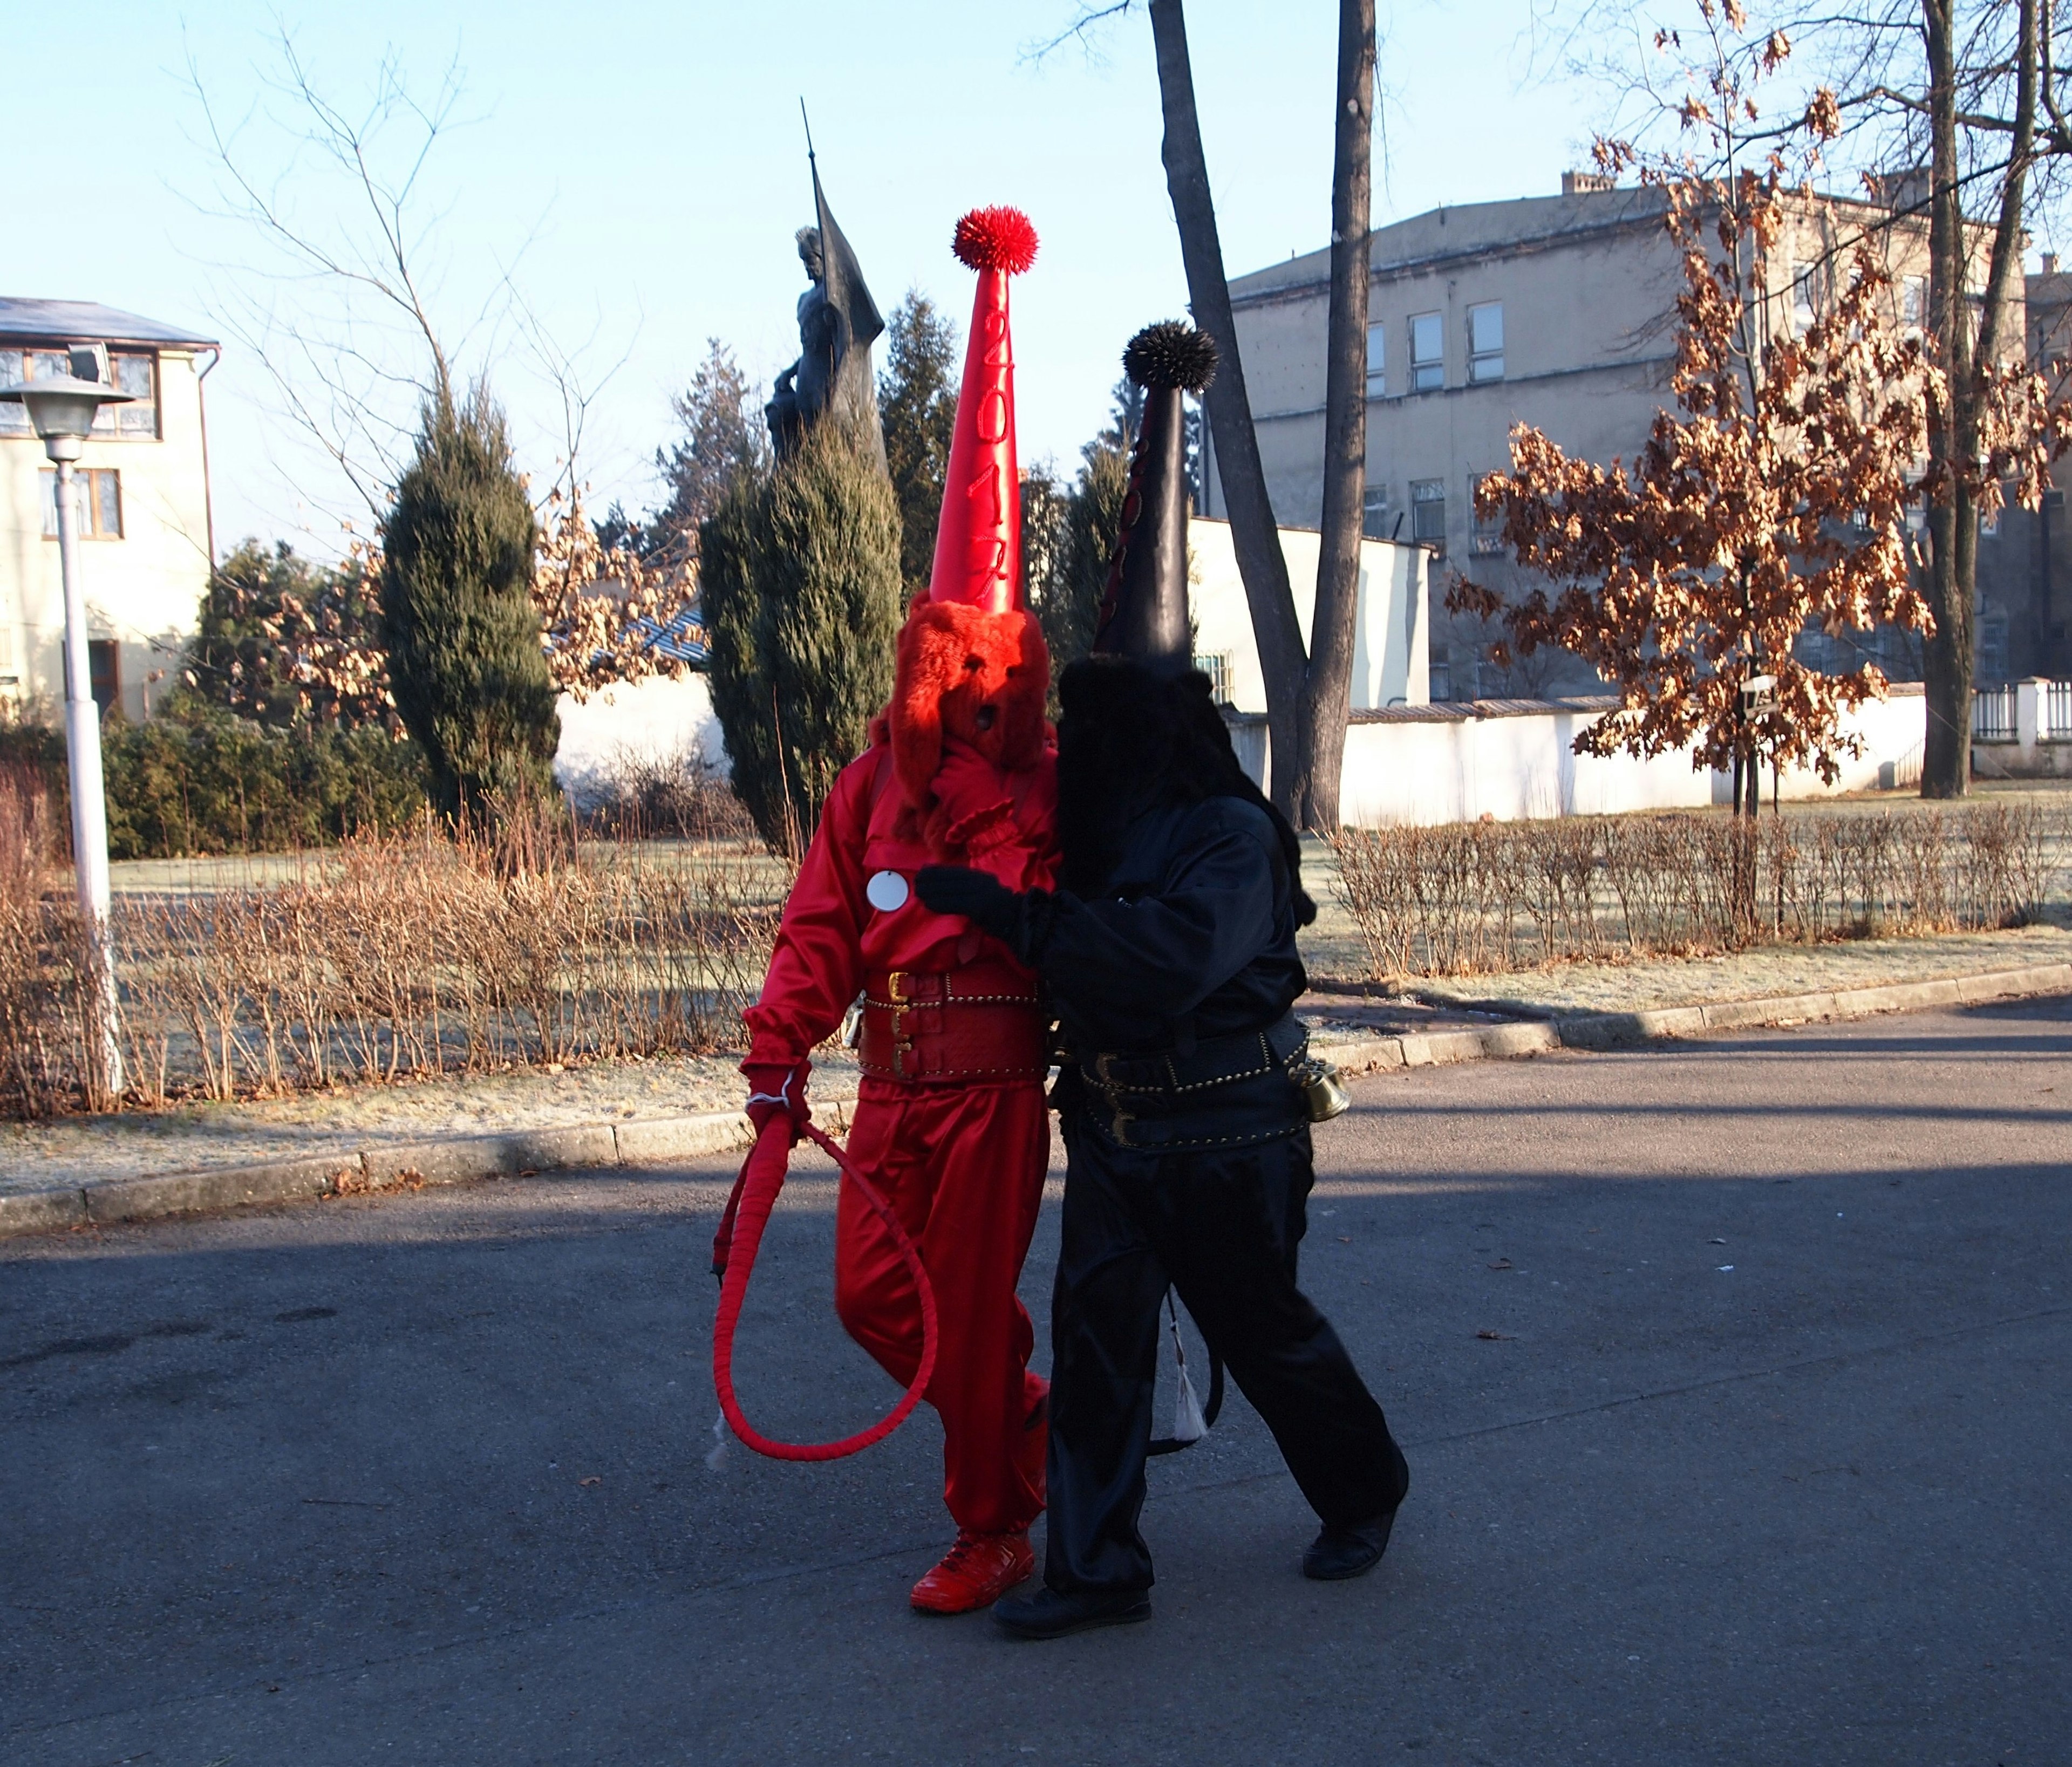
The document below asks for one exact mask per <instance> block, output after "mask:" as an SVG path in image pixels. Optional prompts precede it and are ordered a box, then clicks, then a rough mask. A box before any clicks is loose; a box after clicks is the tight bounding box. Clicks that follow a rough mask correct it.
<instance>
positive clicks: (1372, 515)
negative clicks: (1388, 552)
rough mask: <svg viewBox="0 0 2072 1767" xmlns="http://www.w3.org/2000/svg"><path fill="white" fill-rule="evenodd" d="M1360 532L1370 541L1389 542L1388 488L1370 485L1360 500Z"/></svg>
mask: <svg viewBox="0 0 2072 1767" xmlns="http://www.w3.org/2000/svg"><path fill="white" fill-rule="evenodd" d="M1360 532H1362V533H1363V534H1364V535H1366V536H1367V538H1368V539H1369V540H1387V538H1389V532H1388V487H1387V485H1377V484H1372V483H1370V484H1369V485H1368V486H1367V491H1366V492H1365V494H1364V495H1363V496H1362V497H1361V499H1360Z"/></svg>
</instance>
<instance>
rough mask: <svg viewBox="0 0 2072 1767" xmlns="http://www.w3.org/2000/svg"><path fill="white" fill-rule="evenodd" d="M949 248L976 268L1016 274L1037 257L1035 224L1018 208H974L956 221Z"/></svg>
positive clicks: (1032, 262)
mask: <svg viewBox="0 0 2072 1767" xmlns="http://www.w3.org/2000/svg"><path fill="white" fill-rule="evenodd" d="M950 248H951V249H952V251H954V252H955V253H956V254H957V256H958V257H960V258H961V259H962V260H963V261H964V262H965V263H966V264H968V265H970V266H971V267H972V269H975V270H1005V271H1006V272H1007V273H1008V274H1009V276H1019V275H1021V274H1022V272H1023V271H1025V270H1026V269H1028V268H1029V266H1030V265H1032V264H1034V262H1035V261H1036V224H1035V223H1034V222H1033V221H1031V220H1030V219H1029V217H1028V216H1026V215H1025V214H1023V213H1022V211H1021V210H1020V209H1018V208H975V209H973V210H972V212H970V213H969V214H968V215H967V216H964V218H963V219H962V220H960V221H959V222H958V223H957V230H956V234H955V236H953V237H952V240H951V241H950Z"/></svg>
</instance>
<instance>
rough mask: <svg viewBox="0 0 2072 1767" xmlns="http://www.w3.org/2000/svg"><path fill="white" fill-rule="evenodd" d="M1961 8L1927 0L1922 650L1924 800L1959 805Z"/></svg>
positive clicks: (1964, 738) (1965, 669)
mask: <svg viewBox="0 0 2072 1767" xmlns="http://www.w3.org/2000/svg"><path fill="white" fill-rule="evenodd" d="M1954 12H1955V0H1922V7H1921V13H1922V31H1923V35H1924V36H1925V38H1926V43H1927V50H1928V108H1929V172H1930V178H1931V179H1932V181H1933V189H1932V191H1931V192H1930V197H1929V208H1928V255H1929V278H1928V290H1929V295H1928V305H1929V327H1930V330H1931V331H1933V332H1934V335H1935V339H1936V343H1937V347H1938V351H1939V353H1940V354H1941V356H1942V370H1943V372H1944V374H1945V376H1947V380H1948V384H1949V388H1950V403H1949V409H1947V411H1946V412H1942V413H1932V414H1931V416H1930V421H1929V430H1928V452H1929V454H1930V458H1932V459H1933V460H1934V462H1935V463H1936V464H1937V466H1938V467H1939V468H1940V469H1941V470H1942V474H1943V475H1944V478H1945V482H1946V483H1948V484H1950V485H1951V495H1950V496H1949V498H1948V499H1947V501H1944V502H1939V503H1931V504H1930V506H1929V510H1928V528H1929V532H1930V536H1932V538H1931V549H1932V553H1933V556H1932V557H1931V558H1930V562H1929V571H1928V606H1929V610H1930V612H1931V613H1932V614H1934V616H1935V630H1934V633H1933V634H1932V635H1930V638H1929V639H1928V641H1927V643H1926V645H1925V646H1924V647H1923V656H1922V661H1923V668H1922V673H1923V675H1924V676H1926V684H1925V685H1926V699H1927V711H1928V729H1927V734H1926V740H1925V742H1924V743H1923V746H1922V757H1921V795H1922V796H1923V797H1924V798H1961V797H1962V796H1963V795H1964V792H1965V789H1966V787H1967V785H1968V783H1970V779H1971V670H1972V660H1973V655H1974V644H1975V639H1974V636H1973V633H1972V627H1971V594H1972V586H1973V585H1974V584H1975V582H1976V581H1977V580H1978V556H1979V515H1978V511H1977V509H1976V508H1975V507H1974V506H1973V504H1972V502H1971V493H1970V491H1969V490H1968V489H1967V487H1966V485H1965V483H1964V480H1963V467H1964V465H1965V463H1966V462H1967V457H1968V454H1969V452H1970V446H1969V444H1970V443H1971V441H1972V440H1973V438H1975V432H1976V429H1977V417H1978V401H1977V400H1976V398H1975V397H1974V396H1973V393H1972V384H1971V302H1970V300H1969V299H1968V298H1967V290H1966V281H1967V277H1966V269H1967V259H1968V257H1969V256H1970V254H1969V253H1968V252H1967V250H1966V244H1967V241H1966V240H1965V237H1964V211H1963V188H1962V187H1961V185H1960V184H1959V181H1958V164H1957V72H1956V44H1955V23H1956V21H1955V18H1954V17H1953V14H1954Z"/></svg>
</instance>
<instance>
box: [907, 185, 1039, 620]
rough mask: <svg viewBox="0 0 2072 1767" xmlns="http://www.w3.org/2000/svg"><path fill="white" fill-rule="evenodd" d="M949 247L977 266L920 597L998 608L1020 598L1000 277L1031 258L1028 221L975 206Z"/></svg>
mask: <svg viewBox="0 0 2072 1767" xmlns="http://www.w3.org/2000/svg"><path fill="white" fill-rule="evenodd" d="M953 245H954V247H955V249H956V254H957V256H958V257H960V258H961V259H962V260H963V261H964V262H965V263H967V264H968V265H970V266H971V267H972V269H975V270H976V271H977V272H978V294H977V298H976V299H975V300H974V301H973V302H972V322H971V338H970V341H969V342H968V343H967V344H966V346H965V348H964V385H963V386H962V388H960V389H959V391H958V393H957V426H956V432H955V434H953V436H952V438H951V442H950V463H949V469H948V472H947V474H946V475H944V483H943V519H942V522H941V524H940V525H939V527H938V528H936V530H935V569H934V570H933V571H932V572H931V573H930V575H929V578H928V599H929V600H930V601H931V602H957V603H960V604H961V605H963V606H968V607H978V608H982V609H984V610H985V611H986V612H988V613H993V614H1001V613H1005V612H1007V611H1008V610H1009V609H1011V608H1013V607H1015V606H1018V605H1019V596H1020V587H1019V586H1020V583H1021V579H1022V495H1021V486H1022V479H1021V474H1020V472H1019V471H1017V466H1016V463H1015V458H1014V348H1013V341H1012V339H1011V338H1010V337H1009V332H1008V325H1007V279H1008V277H1010V276H1019V275H1020V274H1021V273H1022V272H1023V271H1024V270H1026V269H1028V268H1029V266H1030V265H1031V264H1033V263H1034V262H1035V261H1036V229H1035V228H1034V227H1033V226H1032V225H1031V224H1030V220H1029V217H1028V216H1026V215H1025V214H1023V213H1022V211H1021V210H1020V209H1018V208H975V209H973V210H972V212H970V213H969V214H968V215H967V216H964V219H963V220H960V221H959V222H958V223H957V231H956V239H955V240H954V241H953Z"/></svg>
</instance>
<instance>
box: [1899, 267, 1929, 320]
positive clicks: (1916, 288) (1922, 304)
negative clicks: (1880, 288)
mask: <svg viewBox="0 0 2072 1767" xmlns="http://www.w3.org/2000/svg"><path fill="white" fill-rule="evenodd" d="M1899 323H1901V325H1912V326H1925V325H1926V324H1927V323H1928V278H1927V277H1925V276H1903V277H1901V278H1900V279H1899Z"/></svg>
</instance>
